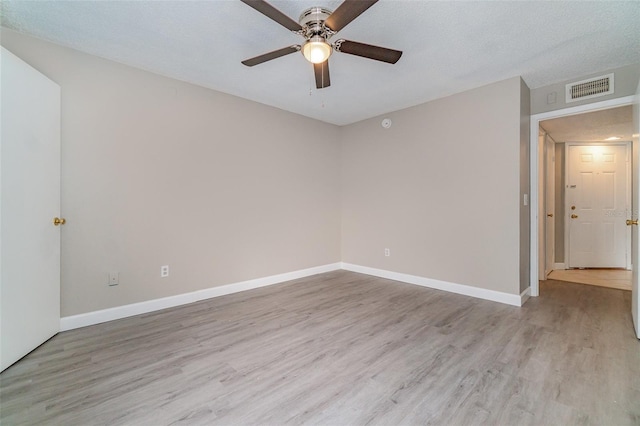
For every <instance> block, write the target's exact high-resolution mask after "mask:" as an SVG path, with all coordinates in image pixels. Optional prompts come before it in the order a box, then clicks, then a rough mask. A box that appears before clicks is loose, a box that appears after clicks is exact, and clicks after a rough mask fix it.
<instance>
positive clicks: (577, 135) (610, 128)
mask: <svg viewBox="0 0 640 426" xmlns="http://www.w3.org/2000/svg"><path fill="white" fill-rule="evenodd" d="M540 126H541V127H542V128H543V129H544V130H545V131H546V132H547V133H548V134H549V136H551V138H552V139H553V140H554V141H556V142H606V139H607V138H610V137H617V138H620V139H618V140H621V141H631V140H632V138H633V115H632V110H631V106H625V107H618V108H612V109H607V110H602V111H595V112H588V113H585V114H578V115H571V116H568V117H561V118H554V119H552V120H545V121H543V122H541V123H540Z"/></svg>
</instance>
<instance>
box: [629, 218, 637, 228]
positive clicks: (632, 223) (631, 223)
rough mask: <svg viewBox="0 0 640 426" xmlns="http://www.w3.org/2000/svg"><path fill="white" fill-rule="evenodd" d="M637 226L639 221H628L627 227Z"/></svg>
mask: <svg viewBox="0 0 640 426" xmlns="http://www.w3.org/2000/svg"><path fill="white" fill-rule="evenodd" d="M637 224H638V219H636V220H629V219H627V226H631V225H637Z"/></svg>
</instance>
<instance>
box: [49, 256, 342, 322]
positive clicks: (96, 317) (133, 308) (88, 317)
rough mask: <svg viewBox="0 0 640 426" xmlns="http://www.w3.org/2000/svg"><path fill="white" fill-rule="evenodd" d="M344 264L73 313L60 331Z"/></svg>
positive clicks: (279, 281) (283, 280) (333, 269)
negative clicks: (82, 312)
mask: <svg viewBox="0 0 640 426" xmlns="http://www.w3.org/2000/svg"><path fill="white" fill-rule="evenodd" d="M341 266H342V264H341V263H340V262H338V263H331V264H328V265H322V266H316V267H313V268H308V269H301V270H298V271H293V272H286V273H284V274H278V275H271V276H269V277H263V278H257V279H253V280H248V281H241V282H237V283H233V284H227V285H222V286H218V287H211V288H207V289H204V290H198V291H193V292H190V293H183V294H177V295H175V296H169V297H163V298H161V299H153V300H147V301H144V302H139V303H132V304H130V305H124V306H118V307H115V308H109V309H102V310H99V311H93V312H87V313H84V314H78V315H71V316H68V317H63V318H60V331H67V330H73V329H76V328H81V327H86V326H89V325H95V324H100V323H103V322H107V321H113V320H117V319H122V318H127V317H131V316H134V315H140V314H146V313H149V312H153V311H158V310H161V309H166V308H173V307H175V306H180V305H186V304H188V303H193V302H198V301H200V300H205V299H210V298H213V297H219V296H224V295H227V294H231V293H238V292H240V291H246V290H253V289H256V288H260V287H265V286H269V285H274V284H279V283H282V282H285V281H291V280H296V279H298V278H304V277H308V276H311V275H316V274H322V273H324V272H330V271H336V270H338V269H340V268H341Z"/></svg>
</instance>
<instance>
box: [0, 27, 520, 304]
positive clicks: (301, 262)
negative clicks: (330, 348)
mask: <svg viewBox="0 0 640 426" xmlns="http://www.w3.org/2000/svg"><path fill="white" fill-rule="evenodd" d="M2 44H3V45H4V46H5V47H7V48H8V49H9V50H11V51H13V52H14V53H15V54H17V55H18V56H20V57H22V58H23V59H24V60H25V61H27V62H28V63H30V64H31V65H33V66H34V67H36V68H37V69H39V70H41V71H42V72H43V73H44V74H45V75H47V76H48V77H49V78H51V79H52V80H54V81H56V82H57V83H58V84H60V85H61V87H62V170H63V172H62V212H61V213H62V214H63V215H64V216H65V217H66V218H67V220H68V224H67V225H66V226H65V227H64V228H63V230H62V259H61V262H62V301H61V305H62V306H61V307H62V315H63V316H69V315H74V314H79V313H84V312H91V311H95V310H99V309H104V308H109V307H116V306H121V305H125V304H129V303H135V302H139V301H145V300H150V299H155V298H160V297H166V296H172V295H176V294H181V293H186V292H190V291H196V290H200V289H205V288H210V287H214V286H219V285H224V284H229V283H233V282H238V281H243V280H247V279H252V278H258V277H264V276H269V275H273V274H278V273H283V272H290V271H295V270H299V269H304V268H309V267H313V266H318V265H324V264H328V263H333V262H338V261H340V260H343V261H345V262H349V263H354V264H358V265H362V266H368V267H375V268H381V269H386V270H390V271H396V272H402V273H407V274H413V275H418V276H422V277H427V278H432V279H440V280H444V281H449V282H453V283H459V284H466V285H470V286H475V287H480V288H485V289H490V290H496V291H500V292H505V293H510V294H519V293H520V292H521V290H523V289H524V288H525V287H526V286H527V285H528V274H529V272H528V270H529V269H528V264H529V262H528V259H529V242H528V238H529V209H528V207H526V208H525V207H524V206H523V204H522V199H523V196H524V194H525V193H528V187H529V182H528V177H529V171H528V165H529V157H528V156H529V153H528V142H526V141H527V140H528V126H529V123H528V115H529V112H528V111H527V106H528V105H530V101H529V99H528V98H527V96H528V92H529V91H528V89H527V88H526V86H525V85H524V83H523V82H522V80H521V79H520V78H518V77H515V78H511V79H509V80H505V81H501V82H498V83H495V84H492V85H489V86H485V87H481V88H478V89H475V90H471V91H468V92H464V93H460V94H457V95H454V96H450V97H448V98H444V99H440V100H436V101H433V102H429V103H427V104H423V105H419V106H416V107H413V108H409V109H406V110H402V111H397V112H394V113H391V114H389V115H388V116H389V117H390V118H392V119H393V121H394V123H393V126H392V127H391V129H389V130H385V129H383V128H382V127H381V126H380V120H381V118H382V117H379V118H375V119H371V120H366V121H363V122H360V123H356V124H353V125H351V126H346V127H342V128H339V127H336V126H333V125H329V124H326V123H321V122H318V121H315V120H311V119H308V118H304V117H301V116H298V115H295V114H291V113H288V112H284V111H281V110H278V109H275V108H271V107H267V106H264V105H260V104H257V103H254V102H250V101H247V100H243V99H240V98H236V97H233V96H229V95H226V94H223V93H219V92H215V91H212V90H208V89H204V88H201V87H197V86H193V85H190V84H186V83H183V82H179V81H176V80H172V79H168V78H165V77H161V76H158V75H155V74H152V73H149V72H145V71H142V70H138V69H134V68H131V67H127V66H124V65H121V64H117V63H114V62H110V61H107V60H102V59H99V58H97V57H94V56H90V55H86V54H82V53H80V52H77V51H74V50H71V49H66V48H63V47H60V46H57V45H54V44H50V43H47V42H44V41H41V40H37V39H34V38H30V37H26V36H23V35H20V34H18V33H15V32H12V31H10V30H5V29H3V30H2ZM307 134H321V135H323V137H322V138H310V139H309V140H305V139H304V138H303V137H302V135H307ZM384 248H390V249H391V256H390V257H384V252H383V250H384ZM161 265H170V276H169V277H168V278H163V279H161V278H160V276H159V272H160V271H159V269H160V266H161ZM109 271H119V272H120V282H121V283H120V285H119V286H116V287H109V286H107V283H106V275H107V272H109Z"/></svg>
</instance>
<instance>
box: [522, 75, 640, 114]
mask: <svg viewBox="0 0 640 426" xmlns="http://www.w3.org/2000/svg"><path fill="white" fill-rule="evenodd" d="M610 73H614V90H615V93H613V94H610V95H606V96H602V97H598V98H591V99H586V100H583V101H576V102H570V103H566V102H565V86H566V85H567V84H569V83H573V82H576V81H582V80H587V79H589V78H592V77H598V76H601V75H605V74H610ZM638 80H640V64H634V65H627V66H625V67H620V68H614V69H610V70H606V71H601V72H597V73H593V74H588V75H585V76H582V77H577V78H572V79H571V80H566V81H562V82H560V83H557V84H552V85H549V86H544V87H539V88H537V89H532V90H531V114H539V113H542V112H548V111H555V110H559V109H563V108H569V107H574V106H579V105H585V104H590V103H593V102H600V101H605V100H608V99H616V98H621V97H624V96H632V95H634V94H635V92H636V87H637V85H638ZM554 94H555V99H556V101H555V102H554V103H548V99H547V97H548V96H549V95H552V96H554Z"/></svg>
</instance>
